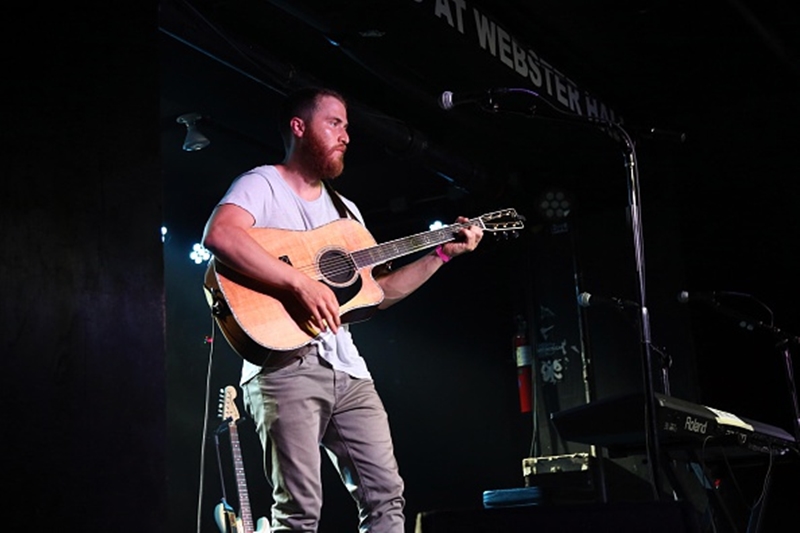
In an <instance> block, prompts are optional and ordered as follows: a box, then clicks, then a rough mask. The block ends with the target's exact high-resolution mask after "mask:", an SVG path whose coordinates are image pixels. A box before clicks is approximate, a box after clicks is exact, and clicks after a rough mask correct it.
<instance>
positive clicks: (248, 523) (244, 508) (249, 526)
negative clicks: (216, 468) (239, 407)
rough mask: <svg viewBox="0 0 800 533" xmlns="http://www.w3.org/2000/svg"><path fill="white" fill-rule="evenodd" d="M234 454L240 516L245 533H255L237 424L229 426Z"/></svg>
mask: <svg viewBox="0 0 800 533" xmlns="http://www.w3.org/2000/svg"><path fill="white" fill-rule="evenodd" d="M228 431H229V433H230V438H231V450H232V454H233V470H234V473H235V475H236V490H237V491H238V493H239V515H240V518H241V520H242V527H243V529H244V531H243V533H253V531H255V529H254V526H253V515H252V513H251V512H250V496H249V494H248V492H247V479H246V478H245V474H244V461H242V448H241V446H240V445H239V429H238V428H237V427H236V423H235V422H231V423H230V424H228Z"/></svg>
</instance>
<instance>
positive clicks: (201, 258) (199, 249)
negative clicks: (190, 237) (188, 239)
mask: <svg viewBox="0 0 800 533" xmlns="http://www.w3.org/2000/svg"><path fill="white" fill-rule="evenodd" d="M189 258H190V259H191V260H192V261H194V264H196V265H199V264H201V263H205V262H206V261H208V260H209V259H211V252H210V251H209V250H208V248H206V247H205V246H203V245H202V244H200V243H197V244H195V245H194V246H192V251H191V252H190V253H189Z"/></svg>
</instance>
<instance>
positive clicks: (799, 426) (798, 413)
mask: <svg viewBox="0 0 800 533" xmlns="http://www.w3.org/2000/svg"><path fill="white" fill-rule="evenodd" d="M720 294H730V295H734V296H748V297H751V296H750V295H748V294H741V293H720ZM751 298H752V297H751ZM756 301H758V300H756ZM759 303H760V302H759ZM709 304H710V305H711V306H712V307H713V308H714V309H715V310H717V311H719V312H720V313H721V314H723V315H725V316H728V317H730V318H732V319H734V320H736V321H738V322H739V323H740V324H743V327H746V328H747V329H749V330H753V329H756V328H757V329H760V330H762V331H765V332H767V333H769V334H770V335H772V337H773V338H774V339H775V350H776V351H777V352H778V354H779V355H780V356H781V357H782V359H783V365H784V371H785V372H786V375H785V378H786V385H787V389H788V393H789V402H790V404H791V405H790V407H791V412H792V431H793V433H794V435H793V436H794V439H795V451H796V452H800V403H798V399H797V385H796V382H795V379H794V367H793V365H792V352H791V349H790V346H791V345H792V344H794V345H796V346H800V337H798V336H795V335H790V334H789V333H786V332H785V331H782V330H781V329H780V328H778V327H775V326H774V325H772V324H765V323H764V322H762V321H760V320H753V319H752V318H750V317H748V316H745V315H744V314H742V313H739V312H737V311H735V310H733V309H731V308H729V307H726V306H723V305H721V304H720V303H719V302H718V301H717V299H716V298H714V297H712V298H711V300H710V302H709ZM762 305H763V304H762Z"/></svg>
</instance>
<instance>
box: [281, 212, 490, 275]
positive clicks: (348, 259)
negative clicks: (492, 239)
mask: <svg viewBox="0 0 800 533" xmlns="http://www.w3.org/2000/svg"><path fill="white" fill-rule="evenodd" d="M471 225H474V221H470V222H465V223H463V224H453V225H451V226H448V227H447V228H443V229H441V230H439V231H438V232H436V234H437V235H442V234H447V233H448V232H450V231H451V230H454V229H461V228H465V227H468V226H471ZM490 231H496V230H494V229H490ZM436 240H438V239H435V240H429V241H430V242H428V243H426V246H423V247H421V248H418V249H417V250H414V249H413V248H412V249H410V250H403V251H402V252H400V255H406V254H407V253H413V252H414V251H419V250H424V249H425V248H427V247H431V246H434V244H432V243H433V242H435V241H436ZM445 242H448V241H445ZM392 244H395V245H396V244H397V243H396V242H394V241H390V242H388V243H384V244H380V245H377V246H374V247H371V248H366V249H363V250H355V251H353V252H350V253H347V254H346V255H344V256H336V257H333V258H327V259H324V260H322V261H319V262H317V263H313V264H310V265H298V266H296V267H295V268H296V269H297V270H299V271H300V272H303V273H304V274H306V275H308V276H309V277H311V278H313V279H316V280H318V281H319V280H322V279H324V278H329V279H330V278H332V277H334V278H335V277H338V276H340V275H342V274H346V273H355V272H356V271H357V270H358V268H357V265H356V263H357V261H354V260H353V259H352V258H353V256H354V255H356V254H359V255H367V256H369V258H370V262H372V263H373V264H380V263H381V262H383V261H387V260H388V259H389V256H387V257H383V256H380V259H379V260H377V261H376V260H375V259H374V258H373V257H371V256H372V255H373V254H372V252H371V250H375V249H379V248H390V247H391V246H390V245H392ZM323 273H324V274H323Z"/></svg>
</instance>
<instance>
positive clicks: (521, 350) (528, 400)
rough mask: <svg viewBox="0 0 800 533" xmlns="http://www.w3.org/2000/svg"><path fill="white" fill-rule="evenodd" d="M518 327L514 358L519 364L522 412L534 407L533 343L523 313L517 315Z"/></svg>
mask: <svg viewBox="0 0 800 533" xmlns="http://www.w3.org/2000/svg"><path fill="white" fill-rule="evenodd" d="M516 323H517V329H516V333H514V339H513V346H514V359H515V360H516V364H517V386H518V388H519V410H520V413H530V412H531V408H532V403H533V399H532V391H533V389H532V377H533V361H532V360H531V345H530V343H529V342H528V323H527V321H526V320H525V318H524V317H522V315H517V317H516Z"/></svg>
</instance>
